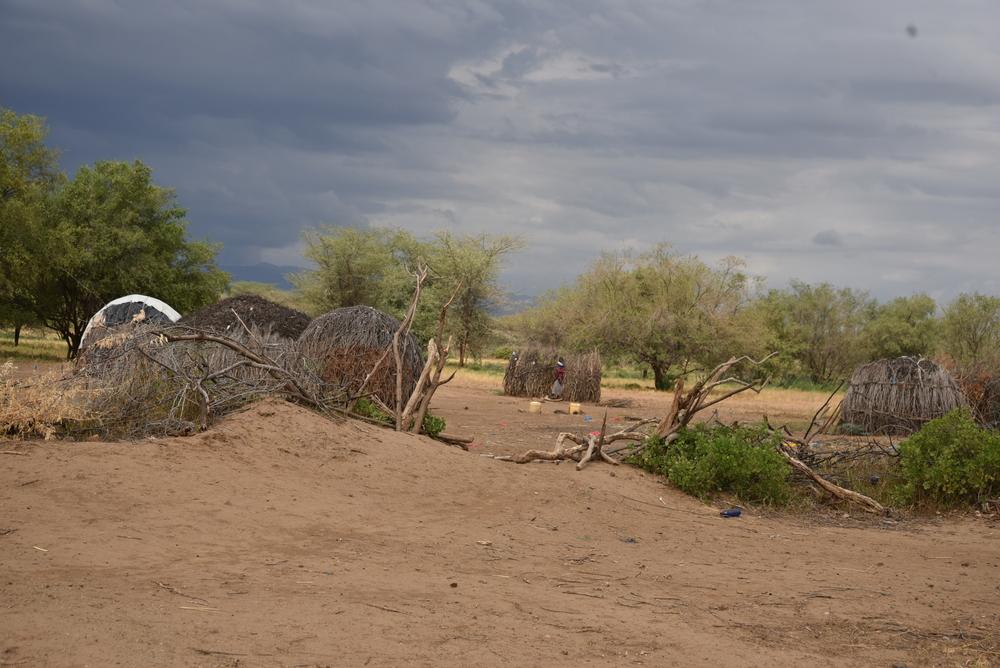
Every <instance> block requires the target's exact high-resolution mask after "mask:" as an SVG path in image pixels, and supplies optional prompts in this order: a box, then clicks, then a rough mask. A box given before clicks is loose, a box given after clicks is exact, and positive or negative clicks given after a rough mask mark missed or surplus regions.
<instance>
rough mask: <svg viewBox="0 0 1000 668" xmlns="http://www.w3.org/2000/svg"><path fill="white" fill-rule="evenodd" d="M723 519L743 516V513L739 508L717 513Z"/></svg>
mask: <svg viewBox="0 0 1000 668" xmlns="http://www.w3.org/2000/svg"><path fill="white" fill-rule="evenodd" d="M719 514H720V515H722V516H723V517H739V516H740V515H742V514H743V511H742V510H740V509H739V508H726V509H725V510H723V511H721V512H720V513H719Z"/></svg>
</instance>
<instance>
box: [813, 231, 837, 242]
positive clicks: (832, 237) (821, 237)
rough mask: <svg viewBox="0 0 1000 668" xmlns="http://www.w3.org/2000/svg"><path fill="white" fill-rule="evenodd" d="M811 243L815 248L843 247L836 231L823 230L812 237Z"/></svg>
mask: <svg viewBox="0 0 1000 668" xmlns="http://www.w3.org/2000/svg"><path fill="white" fill-rule="evenodd" d="M812 242H813V243H814V244H816V245H817V246H843V245H844V240H843V239H842V238H841V237H840V235H839V234H838V233H837V231H836V230H823V231H822V232H817V233H816V234H815V235H814V236H813V238H812Z"/></svg>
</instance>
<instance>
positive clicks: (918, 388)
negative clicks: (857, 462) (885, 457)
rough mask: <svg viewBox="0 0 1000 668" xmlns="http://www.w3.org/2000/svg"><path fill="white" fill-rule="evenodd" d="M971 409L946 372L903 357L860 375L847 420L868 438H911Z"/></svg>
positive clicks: (852, 386) (850, 391)
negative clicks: (930, 425)
mask: <svg viewBox="0 0 1000 668" xmlns="http://www.w3.org/2000/svg"><path fill="white" fill-rule="evenodd" d="M965 405H967V401H966V398H965V395H964V394H963V393H962V390H961V388H960V387H959V385H958V383H957V382H956V381H955V379H954V378H953V377H952V376H951V374H950V373H948V371H947V370H946V369H944V368H943V367H941V366H939V365H938V364H935V363H934V362H932V361H931V360H928V359H924V358H921V357H898V358H895V359H883V360H877V361H875V362H870V363H868V364H865V365H863V366H860V367H858V368H857V369H856V370H855V371H854V374H853V375H852V376H851V380H850V383H849V384H848V387H847V395H846V396H845V397H844V402H843V405H842V407H841V410H842V418H841V419H842V422H843V423H844V424H851V425H856V426H857V427H859V428H860V429H862V430H863V431H864V432H865V433H867V434H884V435H890V434H892V435H906V434H910V433H913V432H915V431H917V430H918V429H920V428H921V427H922V426H923V425H924V424H925V423H926V422H929V421H930V420H933V419H935V418H938V417H941V416H942V415H945V414H947V413H949V412H950V411H952V410H954V409H955V408H958V407H959V406H965Z"/></svg>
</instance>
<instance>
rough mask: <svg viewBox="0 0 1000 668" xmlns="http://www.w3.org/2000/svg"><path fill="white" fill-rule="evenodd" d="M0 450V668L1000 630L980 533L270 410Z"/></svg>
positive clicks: (627, 656) (560, 652)
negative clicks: (163, 435)
mask: <svg viewBox="0 0 1000 668" xmlns="http://www.w3.org/2000/svg"><path fill="white" fill-rule="evenodd" d="M464 399H465V401H469V399H468V397H465V398H464ZM495 400H496V397H495V396H493V395H490V394H488V393H484V395H483V398H482V402H483V404H484V405H486V402H491V401H492V402H494V403H495ZM463 413H465V411H463ZM469 413H470V414H471V413H472V411H469ZM459 426H461V425H459ZM523 433H526V432H520V431H515V430H511V431H510V437H514V436H515V435H516V434H523ZM546 438H547V440H548V441H549V442H550V441H551V435H546ZM538 445H542V444H541V443H539V444H538ZM5 449H9V450H17V451H19V452H25V453H26V454H24V455H22V456H7V457H5V460H6V461H4V462H3V464H4V466H3V467H2V468H0V569H2V571H3V573H4V577H3V578H0V600H2V601H3V605H2V606H0V628H2V629H3V634H2V635H0V657H2V662H3V663H5V664H15V665H20V664H23V665H46V666H65V665H88V664H89V665H114V664H123V665H132V664H135V663H136V657H141V658H140V662H141V663H142V664H143V665H150V666H163V665H171V666H173V665H205V666H233V665H240V666H265V665H266V666H272V665H276V666H292V665H365V664H367V665H370V666H394V665H414V666H468V665H518V666H521V665H546V666H548V665H566V666H570V665H573V666H578V665H626V664H633V663H636V664H643V665H686V666H719V665H761V666H764V665H766V666H772V665H891V664H892V663H898V662H902V663H907V664H912V665H930V664H935V663H941V662H943V661H944V659H945V658H947V660H948V662H949V665H950V664H951V663H955V662H958V661H959V658H960V657H963V656H966V655H964V654H961V652H964V651H968V650H967V649H956V648H959V647H961V648H968V647H973V646H974V643H975V642H976V641H975V638H989V637H994V636H992V635H991V633H992V631H995V630H996V629H997V628H998V622H1000V606H998V604H997V602H996V601H995V600H993V599H991V598H990V597H989V596H987V595H986V594H984V591H985V590H984V589H983V587H984V586H988V587H992V585H993V583H995V582H996V573H997V571H996V570H995V569H996V568H997V566H998V560H997V557H996V555H997V554H998V553H1000V538H998V537H997V536H996V535H994V534H995V533H996V532H993V533H992V534H991V533H989V532H988V531H986V530H982V529H979V528H977V526H978V525H975V524H972V523H968V524H959V525H956V524H952V525H949V526H947V527H941V528H934V527H927V528H925V529H919V530H918V529H914V530H912V531H909V532H899V531H884V530H878V529H868V530H862V529H854V530H844V529H838V528H827V527H803V526H802V525H801V524H790V523H786V522H783V521H782V520H780V519H768V518H766V517H760V516H758V515H756V514H755V513H748V514H745V515H744V517H742V518H740V519H739V520H723V519H721V518H719V516H718V514H717V511H716V510H715V509H713V508H711V507H708V506H705V505H702V504H700V503H698V502H697V501H695V500H693V499H690V498H687V497H685V496H683V495H681V494H679V493H676V492H674V491H672V490H670V489H669V488H666V487H664V486H663V485H662V483H661V482H659V481H658V480H655V479H654V478H652V477H649V476H646V475H644V474H643V473H641V472H639V471H636V470H634V469H630V468H627V467H616V468H612V467H610V466H599V465H595V466H592V467H590V468H588V469H585V470H584V471H582V472H577V471H575V470H574V468H573V467H572V466H559V465H525V466H516V465H513V464H508V463H503V462H498V461H495V460H492V459H489V458H485V457H480V456H478V455H477V454H476V453H475V451H473V452H469V453H465V452H462V451H460V450H457V449H454V448H448V447H445V446H442V445H441V444H440V443H436V442H433V441H430V440H428V439H426V438H423V437H419V436H413V435H408V434H398V433H396V432H392V431H387V430H383V429H379V428H378V427H374V426H370V425H367V424H361V423H356V422H343V423H332V422H329V421H326V420H324V419H322V418H320V417H318V416H317V415H315V414H313V413H310V412H309V411H306V410H304V409H302V408H299V407H296V406H293V405H291V404H287V403H283V402H276V401H268V402H264V403H260V404H256V405H254V406H252V407H250V408H249V409H247V410H246V411H244V412H242V413H238V414H234V415H231V416H229V417H228V418H226V419H225V420H223V421H222V422H221V423H220V424H219V425H218V426H217V427H215V428H213V429H212V430H210V431H208V432H206V433H204V434H200V435H198V436H195V437H191V438H186V439H184V438H178V439H159V440H145V441H141V442H137V443H73V444H70V443H60V442H39V443H33V444H10V443H9V444H6V445H5ZM928 553H933V554H934V555H937V556H941V555H945V556H947V555H954V556H955V558H956V563H955V564H949V566H948V568H947V569H944V568H942V562H941V561H931V560H928V559H925V558H923V556H922V555H925V554H928ZM959 557H960V558H961V560H962V561H963V562H964V563H963V568H962V572H961V573H958V572H956V568H957V560H958V559H959ZM966 563H967V564H968V566H965V564H966ZM844 564H849V565H850V566H851V568H850V569H846V568H842V566H843V565H844ZM965 573H968V576H969V577H960V575H965ZM928 585H934V588H933V589H932V588H929V586H928ZM945 592H946V593H945ZM942 597H946V598H942ZM976 601H979V602H976ZM764 606H766V607H764ZM900 628H902V629H913V630H914V633H912V634H908V633H900V632H898V631H897V630H898V629H900ZM886 629H894V630H892V632H891V633H889V634H887V633H886ZM959 629H960V630H961V632H962V634H963V635H962V636H961V639H960V640H959V636H957V635H956V636H954V637H955V639H956V640H955V642H954V643H952V642H951V641H950V640H948V639H949V638H951V637H952V636H949V635H947V634H948V633H957V632H958V630H959ZM953 649H954V651H955V652H959V653H956V654H953V655H952V654H947V655H946V654H945V653H947V652H952V651H953ZM928 652H931V654H928ZM933 652H937V653H936V654H934V653H933ZM938 659H941V661H938Z"/></svg>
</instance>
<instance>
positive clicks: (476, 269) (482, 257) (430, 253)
mask: <svg viewBox="0 0 1000 668" xmlns="http://www.w3.org/2000/svg"><path fill="white" fill-rule="evenodd" d="M305 242H306V250H305V255H306V257H307V258H308V259H309V260H311V261H312V262H313V264H314V265H315V268H313V269H310V270H307V271H303V272H300V273H298V274H296V275H294V276H292V277H291V281H292V284H293V285H294V286H295V287H296V289H297V290H298V293H299V294H300V295H301V299H302V302H303V303H304V304H305V305H306V306H307V308H308V310H309V311H311V312H312V313H314V314H319V313H324V312H326V311H329V310H331V309H335V308H340V307H343V306H359V305H365V306H372V307H374V308H377V309H380V310H382V311H385V312H387V313H391V314H393V315H395V316H397V317H401V316H402V315H403V313H404V312H405V311H406V308H407V307H408V306H409V303H410V298H411V296H412V294H413V275H412V274H411V272H412V271H413V270H414V269H415V268H416V267H417V266H418V265H419V264H421V263H426V264H427V265H428V266H429V268H430V270H431V273H430V276H429V277H428V279H427V281H426V282H425V284H424V292H423V298H422V300H421V305H420V311H419V312H418V314H417V317H416V318H415V320H414V333H415V334H417V336H418V338H421V339H423V340H425V341H426V340H427V339H428V338H429V337H430V336H432V335H433V334H434V331H433V330H434V328H435V326H436V323H437V318H438V313H439V311H440V308H441V306H442V305H443V304H444V303H445V302H446V301H447V300H448V299H449V298H450V297H451V296H452V295H453V294H454V296H455V299H454V301H453V302H452V305H451V307H450V309H449V312H448V323H447V333H449V334H452V335H454V337H455V339H456V341H457V345H458V349H459V359H460V361H461V363H464V362H465V358H466V356H467V355H468V354H469V353H472V354H478V353H479V352H480V350H481V348H482V346H483V345H484V344H485V343H486V342H487V341H488V340H489V336H490V334H491V329H492V319H491V318H490V315H489V306H490V304H491V303H492V302H494V301H495V300H497V299H499V298H500V297H501V295H502V291H501V289H500V287H499V286H498V284H497V275H498V273H499V270H500V264H501V262H502V260H503V257H504V256H505V255H506V254H507V253H509V252H510V251H512V250H514V249H515V248H517V247H518V244H519V242H518V241H517V240H516V239H513V238H510V237H502V236H501V237H494V236H490V235H485V234H484V235H476V236H462V235H454V234H451V233H448V232H442V233H440V234H438V235H436V236H435V237H433V238H432V239H430V240H422V239H417V238H416V237H414V236H413V235H411V234H409V233H408V232H405V231H403V230H398V229H387V228H372V229H364V230H362V229H356V228H351V227H326V228H323V229H320V230H312V231H309V232H307V233H306V234H305ZM456 289H457V292H456Z"/></svg>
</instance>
